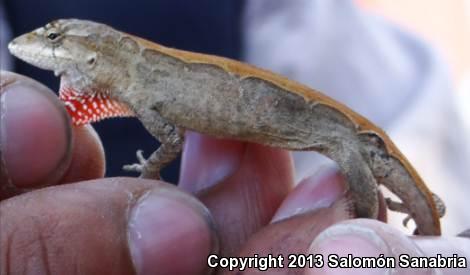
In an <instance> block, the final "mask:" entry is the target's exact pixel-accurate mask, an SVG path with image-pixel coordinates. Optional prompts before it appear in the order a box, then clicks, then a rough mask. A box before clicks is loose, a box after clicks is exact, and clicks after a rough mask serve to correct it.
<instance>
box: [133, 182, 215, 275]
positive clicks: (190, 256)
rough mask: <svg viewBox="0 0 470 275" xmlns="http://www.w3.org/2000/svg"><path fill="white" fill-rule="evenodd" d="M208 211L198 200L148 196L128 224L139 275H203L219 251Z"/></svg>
mask: <svg viewBox="0 0 470 275" xmlns="http://www.w3.org/2000/svg"><path fill="white" fill-rule="evenodd" d="M208 213H209V212H208V210H207V209H206V208H205V207H204V206H203V205H202V204H200V203H199V202H197V201H196V200H195V199H194V198H192V197H189V196H179V195H176V196H175V194H174V192H169V191H165V190H161V189H158V190H152V191H149V192H148V193H146V194H144V195H143V196H142V197H141V198H140V200H139V201H138V203H137V204H136V205H135V206H134V207H133V209H132V210H131V214H130V219H129V224H128V230H129V231H128V234H129V235H128V238H129V247H130V252H131V256H132V261H133V263H134V266H135V268H136V271H137V273H138V274H157V273H158V274H203V273H204V272H205V271H206V269H207V265H206V260H207V256H208V254H209V253H211V252H215V251H214V250H216V249H217V243H216V239H215V238H214V236H215V234H214V233H213V227H212V224H213V223H212V220H211V218H210V215H209V214H208Z"/></svg>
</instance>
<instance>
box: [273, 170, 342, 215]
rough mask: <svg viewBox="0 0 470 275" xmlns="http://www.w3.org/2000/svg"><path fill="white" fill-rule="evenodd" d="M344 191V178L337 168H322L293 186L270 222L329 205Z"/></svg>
mask: <svg viewBox="0 0 470 275" xmlns="http://www.w3.org/2000/svg"><path fill="white" fill-rule="evenodd" d="M344 191H345V187H344V180H343V177H342V176H341V174H339V171H338V170H337V168H335V167H332V166H328V167H325V168H322V169H321V170H319V171H318V172H317V173H315V174H313V175H312V176H310V177H307V178H304V179H303V180H302V181H301V182H300V183H299V184H298V185H297V186H296V187H295V189H294V190H293V191H292V192H291V194H289V196H288V197H287V198H286V199H285V200H284V201H283V203H282V205H281V206H280V207H279V209H278V210H277V212H276V214H275V215H274V218H273V219H272V222H275V221H279V220H282V219H285V218H288V217H292V216H294V215H300V214H302V213H305V212H308V211H313V210H316V209H320V208H325V207H329V206H331V205H332V204H333V203H334V202H335V201H336V200H337V199H338V198H339V197H341V196H342V195H343V194H344Z"/></svg>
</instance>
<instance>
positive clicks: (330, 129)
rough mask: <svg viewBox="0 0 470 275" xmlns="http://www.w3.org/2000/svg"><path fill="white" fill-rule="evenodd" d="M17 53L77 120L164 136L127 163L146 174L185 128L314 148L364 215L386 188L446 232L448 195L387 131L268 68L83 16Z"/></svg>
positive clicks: (30, 36) (419, 223) (401, 206)
mask: <svg viewBox="0 0 470 275" xmlns="http://www.w3.org/2000/svg"><path fill="white" fill-rule="evenodd" d="M8 48H9V50H10V52H11V53H12V54H13V55H14V56H16V57H18V58H19V59H22V60H23V61H25V62H27V63H30V64H32V65H34V66H37V67H39V68H42V69H45V70H51V71H53V72H54V73H55V75H56V76H60V89H59V97H60V99H61V100H62V101H63V102H64V104H65V107H66V109H67V111H68V112H69V114H70V116H71V118H72V122H73V124H75V125H84V124H87V123H91V122H96V121H99V120H102V119H105V118H110V117H118V116H121V117H131V116H132V117H137V118H138V119H139V120H140V122H141V123H142V124H143V126H144V127H145V128H146V129H147V130H148V131H149V132H150V133H151V134H152V135H153V136H154V137H155V138H156V139H158V140H159V141H160V143H161V145H160V147H159V148H158V149H157V150H155V151H154V152H153V153H152V154H151V155H150V156H149V157H148V158H147V159H146V158H144V156H143V154H142V151H140V150H139V151H137V159H138V161H139V163H136V164H132V165H125V166H124V169H125V170H127V171H136V172H139V173H140V177H142V178H153V179H159V172H160V170H161V169H162V168H163V167H164V166H165V165H167V164H168V163H170V162H171V161H172V160H173V159H175V158H176V157H177V155H178V154H179V153H180V151H181V150H182V145H183V142H184V132H185V130H192V131H196V132H199V133H202V134H206V135H210V136H214V137H218V138H229V139H236V140H241V141H247V142H254V143H259V144H263V145H267V146H272V147H277V148H282V149H286V150H290V151H316V152H319V153H321V154H323V155H325V156H327V157H329V158H330V159H332V160H333V161H335V162H336V163H337V164H338V166H339V169H340V172H341V173H342V174H343V175H344V177H345V179H346V182H347V193H348V196H349V198H350V200H351V201H352V205H353V206H352V208H354V210H353V211H354V213H355V214H356V215H357V217H364V218H377V217H378V208H379V185H382V186H385V187H386V188H387V189H389V190H390V191H391V192H392V193H393V194H395V195H396V196H397V197H398V198H399V199H400V201H393V200H391V199H390V198H387V199H386V204H387V207H388V208H389V209H390V210H392V211H398V212H403V213H406V214H408V216H407V217H406V218H405V220H404V225H405V226H406V223H407V222H408V220H410V219H411V218H412V219H413V220H414V221H415V223H416V230H415V234H423V235H440V234H441V226H440V218H441V217H442V216H443V215H444V213H445V206H444V204H443V202H442V200H441V199H440V198H439V197H438V196H437V195H435V194H433V193H432V192H431V191H430V190H429V189H428V188H427V187H426V185H425V183H424V181H423V180H422V179H421V177H420V176H419V175H418V173H417V172H416V170H415V169H414V168H413V166H412V165H411V164H410V162H409V161H408V160H407V159H406V157H405V156H404V155H403V154H402V153H401V152H400V151H399V149H398V148H397V146H396V145H395V144H394V143H393V142H392V141H391V139H390V138H389V137H388V136H387V134H386V133H385V132H384V131H383V130H382V129H380V128H379V127H377V126H375V125H374V124H373V123H372V122H370V121H369V120H368V119H366V118H365V117H363V116H361V115H360V114H358V113H356V112H355V111H353V110H352V109H350V108H349V107H347V106H345V105H344V104H342V103H340V102H337V101H335V100H333V99H332V98H330V97H328V96H326V95H324V94H322V93H321V92H319V91H316V90H314V89H312V88H309V87H307V86H305V85H302V84H300V83H297V82H295V81H292V80H289V79H287V78H286V77H283V76H281V75H277V74H275V73H272V72H270V71H267V70H264V69H260V68H257V67H255V66H252V65H249V64H245V63H242V62H239V61H236V60H232V59H228V58H224V57H219V56H214V55H207V54H201V53H195V52H189V51H183V50H179V49H174V48H169V47H165V46H163V45H160V44H157V43H154V42H151V41H148V40H145V39H143V38H140V37H137V36H134V35H131V34H128V33H124V32H121V31H118V30H116V29H114V28H112V27H110V26H107V25H105V24H101V23H97V22H93V21H87V20H80V19H60V20H55V21H52V22H50V23H48V24H46V25H45V26H43V27H39V28H37V29H35V30H33V31H31V32H29V33H26V34H23V35H21V36H19V37H17V38H15V39H14V40H13V41H11V42H10V43H9V45H8Z"/></svg>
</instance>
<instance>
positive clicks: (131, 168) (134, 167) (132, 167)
mask: <svg viewBox="0 0 470 275" xmlns="http://www.w3.org/2000/svg"><path fill="white" fill-rule="evenodd" d="M143 153H144V152H143V151H142V150H137V152H136V156H137V160H138V161H139V163H134V164H126V165H124V166H123V167H122V169H123V170H124V171H127V172H137V173H142V171H143V170H144V166H145V163H146V162H147V160H146V159H145V158H144V155H143Z"/></svg>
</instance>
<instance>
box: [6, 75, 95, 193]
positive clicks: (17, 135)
mask: <svg viewBox="0 0 470 275" xmlns="http://www.w3.org/2000/svg"><path fill="white" fill-rule="evenodd" d="M0 81H1V82H0V93H1V95H0V96H1V104H0V108H1V114H2V115H1V116H0V120H1V121H0V122H1V123H0V157H1V160H2V161H1V162H0V170H1V172H0V179H1V181H0V185H1V188H0V190H1V191H0V198H6V197H9V196H12V195H14V194H17V193H19V192H22V191H24V190H29V189H32V188H38V187H40V186H44V185H51V184H56V183H58V182H60V181H61V178H63V177H64V175H65V174H67V172H68V170H69V169H71V168H72V169H74V170H73V171H74V172H75V173H76V174H79V175H81V177H82V178H91V177H96V176H100V175H102V174H103V167H104V166H103V162H104V157H103V152H102V149H101V150H100V148H101V145H100V143H99V140H98V139H97V138H96V135H93V134H92V132H91V131H90V129H87V130H75V131H72V128H71V127H70V123H69V120H68V116H67V114H66V112H65V109H64V108H63V106H62V104H61V103H60V102H59V101H58V100H57V97H56V96H55V95H54V94H53V93H52V92H51V91H50V90H49V89H48V88H46V87H45V86H43V85H42V84H40V83H38V82H36V81H34V80H31V79H29V78H26V77H24V76H20V75H17V74H13V73H9V72H1V74H0ZM73 136H74V137H75V138H72V137H73ZM80 163H82V164H83V163H95V164H96V165H95V167H97V168H95V169H94V170H92V169H89V170H79V169H80V168H81V167H83V165H82V166H80V165H79V164H80ZM70 164H73V165H72V166H71V165H70ZM72 178H73V177H72V176H70V177H68V180H71V179H72Z"/></svg>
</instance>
